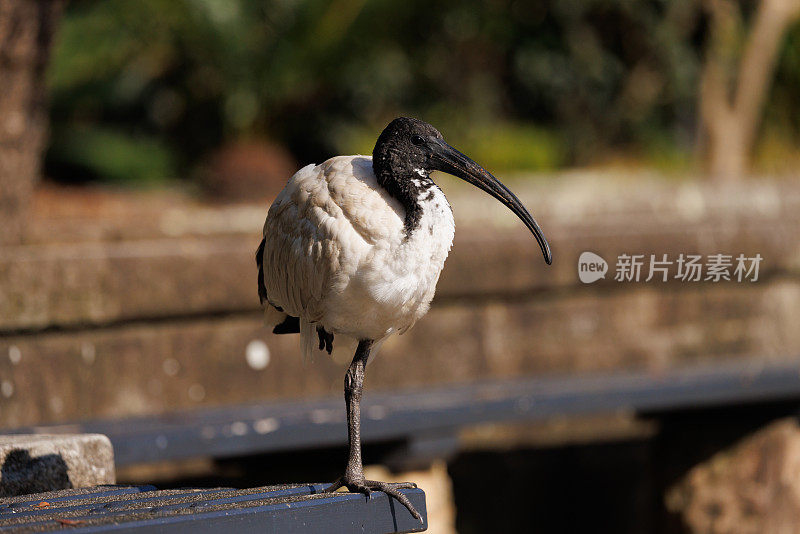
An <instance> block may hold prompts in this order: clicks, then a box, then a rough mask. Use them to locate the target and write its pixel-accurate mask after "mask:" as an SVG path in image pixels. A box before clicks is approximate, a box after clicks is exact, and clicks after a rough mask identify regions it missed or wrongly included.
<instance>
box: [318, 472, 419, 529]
mask: <svg viewBox="0 0 800 534" xmlns="http://www.w3.org/2000/svg"><path fill="white" fill-rule="evenodd" d="M342 487H345V488H347V490H348V491H349V492H350V493H363V494H364V495H366V497H367V499H372V492H373V491H382V492H384V493H385V494H386V495H389V496H390V497H394V498H395V499H397V500H398V501H399V502H400V504H402V505H403V506H405V507H406V508H407V509H408V511H409V512H410V513H411V515H413V516H414V517H415V518H416V519H417V520H418V521H419V522H420V523H422V522H423V521H422V516H421V515H420V514H419V512H417V509H416V508H414V505H413V504H411V501H409V500H408V497H406V496H405V495H403V494H402V493H400V491H398V490H401V489H412V488H416V487H417V485H416V484H415V483H413V482H381V481H379V480H362V481H361V482H352V481H349V480H347V479H345V477H340V478H339V479H338V480H337V481H336V482H334V483H333V484H331V485H330V486H328V487H327V488H325V490H324V492H325V493H332V492H334V491H336V490H338V489H339V488H342Z"/></svg>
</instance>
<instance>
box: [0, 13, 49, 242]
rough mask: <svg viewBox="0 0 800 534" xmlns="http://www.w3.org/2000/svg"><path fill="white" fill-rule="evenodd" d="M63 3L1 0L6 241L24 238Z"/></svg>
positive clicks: (1, 178) (0, 203) (0, 211)
mask: <svg viewBox="0 0 800 534" xmlns="http://www.w3.org/2000/svg"><path fill="white" fill-rule="evenodd" d="M61 7H62V2H61V1H51V0H0V244H10V243H18V242H19V241H20V240H21V239H22V232H23V228H24V226H25V225H24V219H25V216H26V212H27V208H28V203H29V200H30V196H31V193H32V191H33V187H34V185H35V184H36V182H37V180H38V179H39V173H40V170H41V159H42V151H43V150H44V143H45V139H46V133H47V107H46V105H45V91H44V71H45V66H46V62H47V57H48V51H49V48H50V41H51V37H52V35H53V32H54V29H55V25H56V22H57V20H58V17H59V15H60V13H61Z"/></svg>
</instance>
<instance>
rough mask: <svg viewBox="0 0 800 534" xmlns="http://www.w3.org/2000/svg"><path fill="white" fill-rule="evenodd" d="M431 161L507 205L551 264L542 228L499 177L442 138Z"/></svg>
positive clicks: (545, 259)
mask: <svg viewBox="0 0 800 534" xmlns="http://www.w3.org/2000/svg"><path fill="white" fill-rule="evenodd" d="M431 149H432V153H431V160H432V162H433V168H434V169H436V170H437V171H442V172H446V173H447V174H452V175H453V176H456V177H458V178H461V179H462V180H464V181H465V182H469V183H471V184H472V185H474V186H475V187H478V188H480V189H482V190H484V191H486V192H487V193H489V194H490V195H492V196H493V197H494V198H496V199H497V200H499V201H500V202H502V203H503V204H505V205H506V206H507V207H508V208H509V209H510V210H511V211H513V212H514V213H515V214H516V215H517V217H519V218H520V219H521V220H522V222H523V223H525V226H527V227H528V230H530V231H531V233H532V234H533V237H535V238H536V241H537V242H538V243H539V247H540V248H541V249H542V254H543V255H544V261H545V262H547V264H548V265H550V264H552V263H553V254H552V253H551V252H550V245H549V244H548V243H547V239H545V237H544V234H543V233H542V229H541V228H539V225H538V224H537V223H536V220H534V218H533V216H532V215H531V214H530V213H529V212H528V210H527V209H525V206H523V205H522V202H520V201H519V199H518V198H517V196H516V195H515V194H514V193H512V192H511V191H509V189H508V188H507V187H506V186H504V185H503V184H502V183H501V182H500V180H498V179H497V178H495V177H494V176H492V175H491V174H490V173H489V171H487V170H486V169H484V168H483V167H481V166H480V165H478V164H477V163H475V162H474V161H472V160H471V159H470V158H468V157H467V156H465V155H464V154H462V153H461V152H459V151H458V150H456V149H455V148H453V147H451V146H450V145H448V144H447V143H445V142H444V140H442V139H436V140H435V143H434V144H433V146H431Z"/></svg>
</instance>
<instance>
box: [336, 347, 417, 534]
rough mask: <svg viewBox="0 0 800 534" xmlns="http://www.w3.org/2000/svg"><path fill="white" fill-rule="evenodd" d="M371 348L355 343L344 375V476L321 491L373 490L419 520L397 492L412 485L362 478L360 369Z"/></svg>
mask: <svg viewBox="0 0 800 534" xmlns="http://www.w3.org/2000/svg"><path fill="white" fill-rule="evenodd" d="M371 349H372V341H371V340H361V341H359V342H358V348H357V349H356V354H355V356H354V357H353V361H352V362H351V363H350V367H348V368H347V373H346V374H345V375H344V400H345V403H346V404H347V437H348V441H349V443H350V453H349V456H348V458H347V468H346V469H345V471H344V476H342V477H339V479H338V480H337V481H336V482H334V483H333V484H331V485H330V486H329V487H327V488H326V489H325V491H326V492H332V491H336V490H337V489H339V488H341V487H343V486H344V487H346V488H347V489H348V490H349V491H351V492H354V493H356V492H358V493H363V494H365V495H367V496H369V494H370V493H371V492H372V491H373V490H375V491H382V492H384V493H386V494H387V495H390V496H392V497H394V498H395V499H397V500H398V501H400V503H401V504H402V505H403V506H405V507H406V508H408V511H409V512H411V515H413V516H414V517H416V518H417V519H419V520H420V521H422V517H421V516H420V515H419V512H417V510H416V509H415V508H414V506H413V505H412V504H411V502H410V501H409V500H408V497H406V496H405V495H403V494H402V493H400V492H399V491H398V490H400V489H408V488H416V487H417V485H416V484H414V483H413V482H400V483H393V482H380V481H377V480H365V479H364V464H363V462H362V460H361V394H362V391H363V389H364V369H365V368H366V366H367V360H368V359H369V354H370V351H371Z"/></svg>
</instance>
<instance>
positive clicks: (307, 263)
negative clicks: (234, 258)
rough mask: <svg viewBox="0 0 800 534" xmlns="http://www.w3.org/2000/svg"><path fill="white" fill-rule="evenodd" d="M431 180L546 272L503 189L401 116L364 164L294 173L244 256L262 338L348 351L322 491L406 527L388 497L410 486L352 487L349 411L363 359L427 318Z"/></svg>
mask: <svg viewBox="0 0 800 534" xmlns="http://www.w3.org/2000/svg"><path fill="white" fill-rule="evenodd" d="M432 171H442V172H446V173H448V174H452V175H454V176H457V177H458V178H461V179H463V180H465V181H467V182H469V183H471V184H473V185H475V186H477V187H479V188H480V189H482V190H484V191H486V192H487V193H489V194H490V195H492V196H493V197H495V198H496V199H497V200H499V201H500V202H502V203H503V204H505V205H506V206H508V207H509V208H510V209H511V210H512V211H513V212H514V213H515V214H516V215H517V216H518V217H519V218H520V219H522V222H524V223H525V226H527V227H528V228H529V229H530V230H531V232H533V235H534V237H535V238H536V240H537V241H538V243H539V246H540V247H541V249H542V253H543V254H544V260H545V261H546V262H547V263H548V264H550V263H551V262H552V256H551V253H550V247H549V245H548V244H547V241H546V240H545V238H544V235H543V234H542V231H541V229H540V228H539V225H538V224H537V223H536V221H535V220H534V219H533V217H532V216H531V214H530V213H528V211H527V210H526V209H525V207H524V206H523V205H522V203H521V202H520V201H519V199H518V198H517V197H516V196H515V195H514V194H513V193H512V192H511V191H509V190H508V188H506V187H505V186H504V185H503V184H502V183H500V182H499V181H498V180H497V179H496V178H495V177H494V176H492V175H491V174H489V172H487V171H486V170H485V169H484V168H483V167H481V166H480V165H478V164H477V163H475V162H474V161H472V160H471V159H470V158H468V157H467V156H465V155H464V154H462V153H461V152H459V151H458V150H456V149H454V148H453V147H451V146H450V145H448V144H447V143H445V141H444V139H443V138H442V134H440V133H439V132H438V131H437V130H436V128H434V127H433V126H431V125H430V124H427V123H425V122H423V121H420V120H417V119H411V118H404V117H401V118H397V119H395V120H393V121H392V122H391V123H390V124H389V125H388V126H387V127H386V128H385V129H384V130H383V132H382V133H381V135H380V136H379V137H378V141H377V143H376V144H375V149H374V150H373V152H372V157H369V156H337V157H334V158H331V159H329V160H328V161H326V162H324V163H322V164H320V165H316V166H315V165H313V164H312V165H308V166H306V167H303V168H302V169H300V170H299V171H297V173H296V174H295V175H294V176H292V178H291V179H290V180H289V182H288V183H287V184H286V187H285V188H284V189H283V191H282V192H281V193H280V195H278V198H277V199H275V202H274V203H273V204H272V206H271V207H270V209H269V214H268V215H267V220H266V222H265V223H264V233H263V235H264V239H263V240H262V241H261V245H259V247H258V251H257V252H256V262H257V264H258V294H259V297H260V299H261V303H262V305H263V306H264V316H265V322H266V324H267V325H268V326H270V327H273V332H275V333H276V334H288V333H300V340H301V346H302V351H303V354H304V356H305V357H306V358H308V357H310V356H311V355H312V352H314V351H315V350H320V351H322V350H325V351H327V352H328V354H332V353H333V354H334V356H335V355H336V354H337V353H339V354H341V353H342V352H346V354H347V356H348V358H349V355H350V354H352V353H353V352H352V351H353V350H355V356H354V357H353V359H352V362H351V363H350V366H349V367H348V369H347V373H346V374H345V378H344V398H345V402H346V404H347V429H348V438H349V444H350V453H349V458H348V461H347V468H346V469H345V472H344V475H343V476H342V477H340V478H339V479H338V480H337V481H336V482H335V483H334V484H332V485H331V486H330V487H329V488H327V489H326V491H336V490H337V489H339V488H341V487H346V488H347V489H348V490H349V491H351V492H361V493H364V494H366V495H369V494H370V492H371V491H373V490H377V491H384V492H386V493H387V494H389V495H391V496H394V497H395V498H397V499H398V500H399V501H400V502H401V503H402V504H403V505H405V506H406V507H407V508H408V509H409V511H410V512H411V513H412V514H413V515H414V516H415V517H416V518H417V519H419V518H420V516H419V514H418V513H417V511H416V510H415V509H414V507H413V506H412V505H411V503H410V502H409V501H408V499H407V498H406V497H405V496H404V495H403V494H402V493H400V492H399V491H398V490H399V489H404V488H411V487H415V484H413V483H410V482H404V483H399V484H397V483H387V482H379V481H373V480H365V479H364V470H363V465H362V460H361V409H360V402H361V393H362V388H363V383H364V369H365V367H366V364H367V360H369V358H370V356H371V355H372V356H374V355H375V354H376V353H377V350H378V348H379V347H380V345H381V344H382V343H383V341H384V340H386V339H387V338H388V337H389V336H391V335H392V334H395V333H397V334H402V333H403V332H405V331H406V330H408V329H409V328H411V327H412V326H413V325H414V323H415V322H416V321H417V320H419V319H420V318H421V317H422V316H423V315H425V313H426V312H427V311H428V308H429V306H430V302H431V299H432V298H433V293H434V291H435V289H436V282H437V281H438V280H439V273H440V272H441V271H442V267H443V266H444V261H445V258H447V254H448V252H449V251H450V247H451V245H452V242H453V234H454V231H455V224H454V222H453V213H452V211H451V209H450V204H448V202H447V199H446V198H445V196H444V193H442V191H441V189H439V187H438V186H437V185H436V184H435V183H434V182H433V180H432V179H431V177H430V173H431V172H432ZM317 342H318V344H317Z"/></svg>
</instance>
